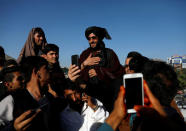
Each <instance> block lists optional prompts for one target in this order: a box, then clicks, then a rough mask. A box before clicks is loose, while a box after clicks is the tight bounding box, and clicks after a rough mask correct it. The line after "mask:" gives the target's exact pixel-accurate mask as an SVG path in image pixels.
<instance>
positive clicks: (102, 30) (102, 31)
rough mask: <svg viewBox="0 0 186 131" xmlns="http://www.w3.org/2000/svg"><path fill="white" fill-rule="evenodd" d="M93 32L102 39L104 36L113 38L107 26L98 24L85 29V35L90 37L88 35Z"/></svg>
mask: <svg viewBox="0 0 186 131" xmlns="http://www.w3.org/2000/svg"><path fill="white" fill-rule="evenodd" d="M91 33H93V34H95V35H96V36H97V37H98V38H99V39H100V40H103V38H106V39H109V40H110V39H111V36H110V35H109V34H108V32H107V30H106V29H105V28H101V27H97V26H91V27H88V28H87V29H86V30H85V36H86V38H87V39H88V36H89V35H90V34H91Z"/></svg>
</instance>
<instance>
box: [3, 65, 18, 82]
mask: <svg viewBox="0 0 186 131" xmlns="http://www.w3.org/2000/svg"><path fill="white" fill-rule="evenodd" d="M13 72H20V68H19V67H18V66H12V67H5V68H3V70H2V71H1V75H2V80H3V82H11V81H12V80H13V78H14V75H13Z"/></svg>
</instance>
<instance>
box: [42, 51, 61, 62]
mask: <svg viewBox="0 0 186 131" xmlns="http://www.w3.org/2000/svg"><path fill="white" fill-rule="evenodd" d="M44 58H45V59H46V60H47V61H48V63H49V64H55V63H57V62H58V58H59V53H58V52H56V51H49V52H48V53H47V54H46V55H44Z"/></svg>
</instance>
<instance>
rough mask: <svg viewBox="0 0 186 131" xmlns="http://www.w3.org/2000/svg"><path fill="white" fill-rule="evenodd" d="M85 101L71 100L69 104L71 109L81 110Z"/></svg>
mask: <svg viewBox="0 0 186 131" xmlns="http://www.w3.org/2000/svg"><path fill="white" fill-rule="evenodd" d="M83 104H84V102H83V101H78V102H74V101H71V100H70V101H69V106H70V108H71V109H73V110H75V111H77V112H79V113H80V112H81V109H82V107H83Z"/></svg>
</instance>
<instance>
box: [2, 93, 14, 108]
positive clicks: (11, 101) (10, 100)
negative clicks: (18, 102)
mask: <svg viewBox="0 0 186 131" xmlns="http://www.w3.org/2000/svg"><path fill="white" fill-rule="evenodd" d="M13 101H14V99H13V97H12V95H8V96H6V97H5V98H3V99H2V100H1V101H0V107H1V105H4V104H8V103H13Z"/></svg>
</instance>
